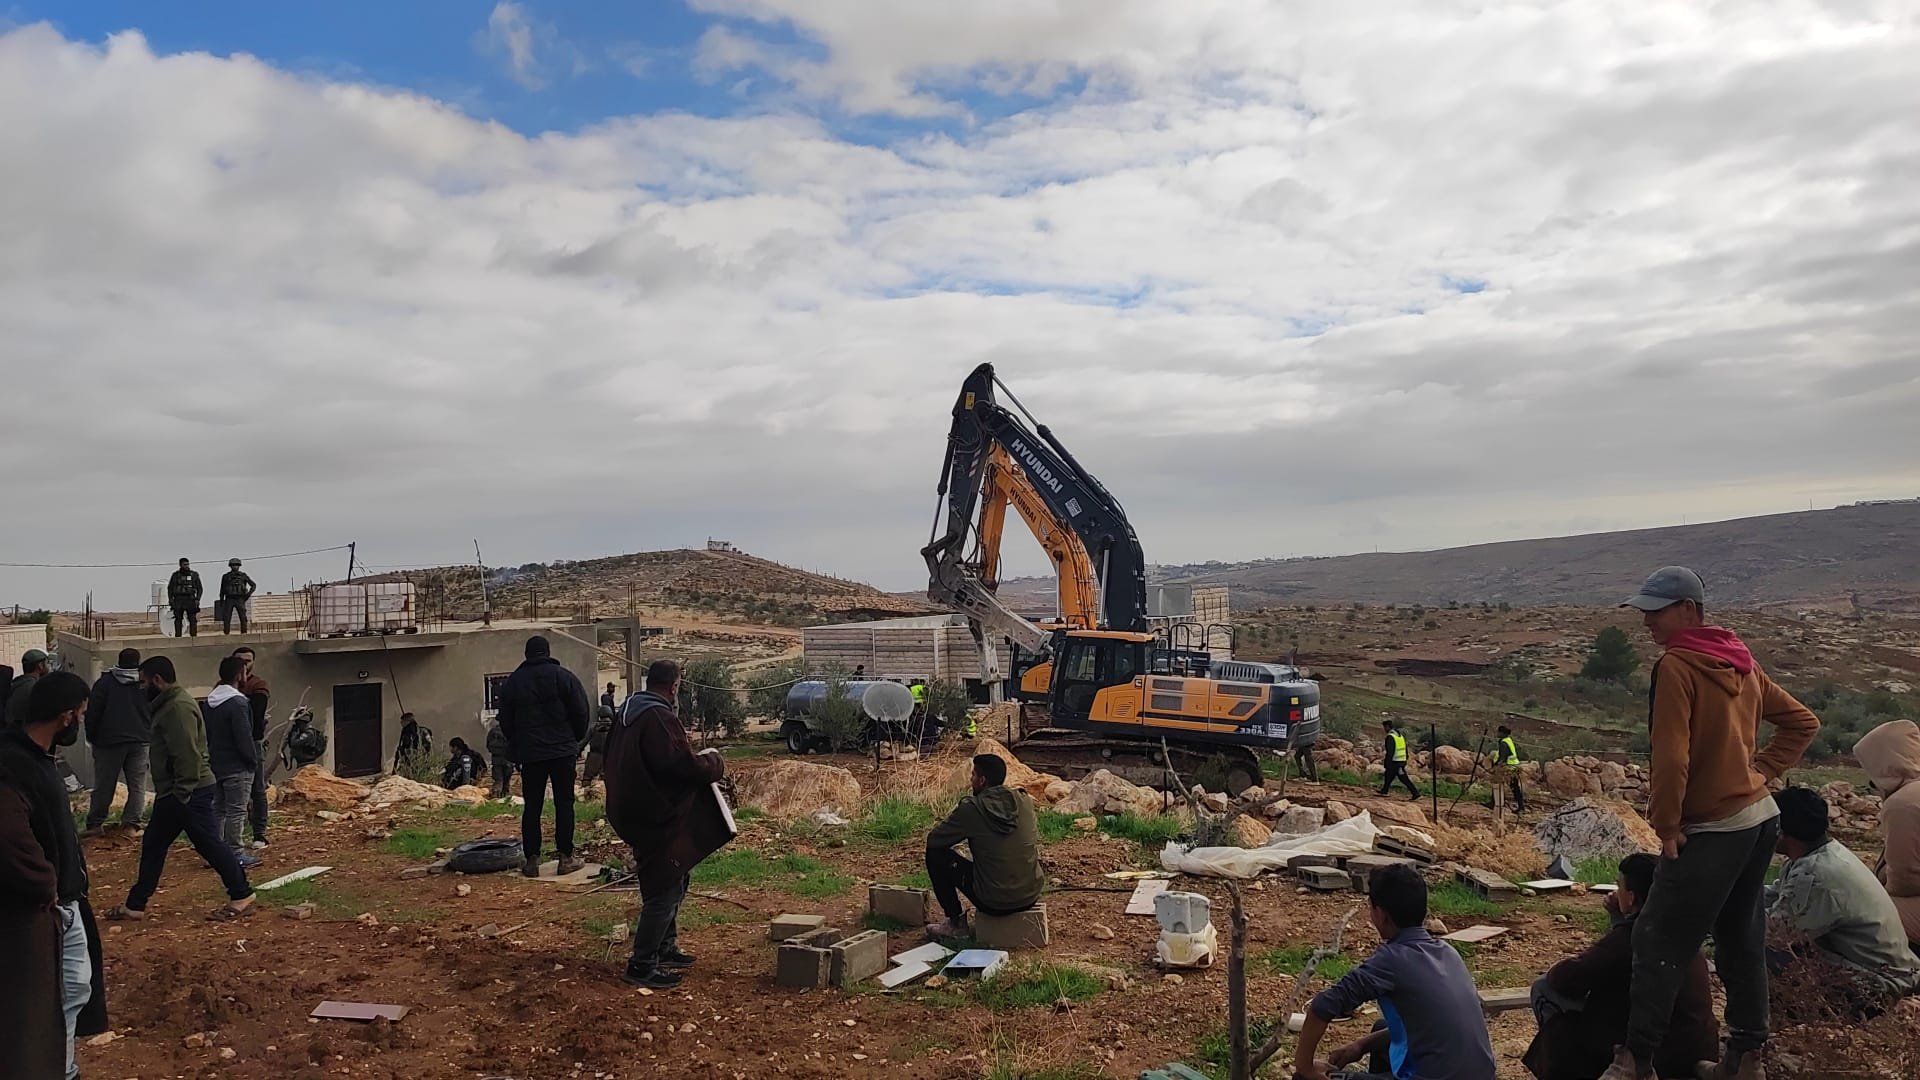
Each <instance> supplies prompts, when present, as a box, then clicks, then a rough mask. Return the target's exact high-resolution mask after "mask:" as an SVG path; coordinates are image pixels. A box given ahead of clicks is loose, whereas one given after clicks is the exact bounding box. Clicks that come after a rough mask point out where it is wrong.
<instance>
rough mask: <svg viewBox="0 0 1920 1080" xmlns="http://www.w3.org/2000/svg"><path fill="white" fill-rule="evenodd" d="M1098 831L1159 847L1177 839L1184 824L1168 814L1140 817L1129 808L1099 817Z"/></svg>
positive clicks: (1184, 827) (1183, 829)
mask: <svg viewBox="0 0 1920 1080" xmlns="http://www.w3.org/2000/svg"><path fill="white" fill-rule="evenodd" d="M1100 831H1101V832H1103V833H1106V834H1107V835H1109V836H1118V837H1120V838H1121V839H1124V840H1132V841H1133V842H1135V843H1137V844H1141V845H1143V846H1145V847H1159V846H1160V845H1162V844H1164V843H1166V842H1167V841H1169V840H1178V839H1179V838H1180V836H1181V835H1182V834H1183V833H1185V832H1186V826H1184V825H1182V824H1180V819H1178V818H1176V817H1173V816H1172V815H1170V814H1154V815H1153V816H1151V817H1142V816H1141V815H1139V814H1136V813H1134V812H1133V811H1131V810H1129V811H1127V812H1126V813H1124V814H1112V815H1109V816H1107V817H1103V818H1101V819H1100Z"/></svg>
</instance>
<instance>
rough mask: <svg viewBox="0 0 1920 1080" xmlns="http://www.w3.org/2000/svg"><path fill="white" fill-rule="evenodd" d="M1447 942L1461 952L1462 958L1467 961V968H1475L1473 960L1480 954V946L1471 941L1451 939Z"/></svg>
mask: <svg viewBox="0 0 1920 1080" xmlns="http://www.w3.org/2000/svg"><path fill="white" fill-rule="evenodd" d="M1447 944H1449V945H1451V946H1453V951H1454V952H1457V953H1459V954H1460V959H1462V960H1465V961H1466V962H1467V970H1469V971H1471V970H1473V961H1474V958H1475V957H1477V956H1479V955H1480V946H1478V945H1476V944H1474V943H1473V942H1471V941H1449V942H1447Z"/></svg>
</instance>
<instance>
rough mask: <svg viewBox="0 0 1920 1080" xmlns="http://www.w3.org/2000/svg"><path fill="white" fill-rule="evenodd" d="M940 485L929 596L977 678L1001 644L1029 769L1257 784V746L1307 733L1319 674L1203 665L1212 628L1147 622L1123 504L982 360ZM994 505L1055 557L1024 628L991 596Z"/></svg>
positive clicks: (992, 678) (1283, 744) (1235, 786)
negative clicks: (954, 621) (958, 637)
mask: <svg viewBox="0 0 1920 1080" xmlns="http://www.w3.org/2000/svg"><path fill="white" fill-rule="evenodd" d="M996 389H997V390H998V391H1000V392H1001V393H1004V394H1005V396H1006V399H1007V400H1008V401H1009V402H1011V403H1012V404H1013V406H1014V408H1015V409H1018V410H1019V413H1018V414H1016V413H1014V412H1013V411H1011V410H1009V409H1007V408H1006V407H1005V406H1003V405H1001V404H1000V403H999V400H998V398H997V396H996V393H995V391H996ZM1022 417H1024V418H1025V421H1024V422H1023V420H1022ZM1029 424H1031V427H1029ZM939 494H940V499H941V501H942V502H943V503H944V504H945V531H944V532H940V531H938V530H939V529H940V527H941V526H940V524H939V523H938V522H936V524H935V530H936V532H935V535H934V537H933V538H932V540H931V542H930V543H928V545H927V546H926V547H925V548H923V549H921V554H922V555H923V556H925V557H926V560H927V570H928V572H929V575H930V583H929V585H928V588H927V595H928V597H929V598H931V599H932V600H933V601H934V602H935V603H937V604H941V605H944V606H947V607H950V608H952V609H954V610H955V611H958V612H960V613H962V614H964V615H966V616H967V619H968V625H969V626H970V628H971V629H972V631H973V636H974V640H975V642H976V643H977V644H978V645H979V647H980V664H981V674H982V678H983V680H984V681H985V682H987V683H988V684H989V686H997V685H998V684H999V683H1000V681H1001V674H1000V672H999V671H998V666H999V660H998V655H997V652H996V649H995V644H996V643H997V642H998V640H1000V639H1002V638H1004V639H1006V640H1007V641H1008V642H1009V643H1010V645H1011V649H1010V654H1011V655H1012V657H1013V658H1014V663H1013V672H1012V674H1013V677H1014V680H1015V690H1014V696H1015V697H1016V698H1017V699H1018V700H1019V701H1020V702H1021V708H1020V726H1021V731H1020V733H1019V738H1018V740H1017V745H1018V746H1019V749H1020V757H1021V760H1023V761H1025V762H1026V763H1027V764H1028V765H1030V766H1032V767H1033V768H1035V769H1039V770H1041V771H1045V772H1052V773H1055V774H1057V775H1059V776H1062V777H1066V778H1068V779H1075V778H1078V777H1080V776H1084V775H1086V774H1087V773H1089V772H1092V771H1093V770H1095V769H1107V770H1109V771H1110V772H1113V773H1114V774H1115V775H1118V776H1123V777H1125V778H1126V779H1128V780H1131V781H1133V782H1134V783H1138V784H1148V785H1159V786H1165V785H1166V783H1167V782H1169V781H1171V780H1172V779H1173V776H1172V775H1170V770H1169V766H1171V772H1172V773H1177V775H1178V777H1179V778H1180V779H1181V780H1184V781H1185V782H1187V783H1189V784H1191V783H1201V784H1204V785H1206V786H1207V787H1208V788H1210V789H1213V790H1225V791H1227V792H1228V793H1229V794H1232V795H1238V794H1240V793H1241V792H1242V791H1245V790H1246V789H1247V788H1249V787H1251V786H1253V785H1254V784H1257V783H1259V782H1260V775H1261V773H1260V761H1259V758H1258V756H1257V755H1256V754H1255V752H1254V751H1255V750H1258V749H1266V750H1290V749H1293V748H1296V747H1298V746H1307V745H1311V744H1312V743H1313V742H1314V741H1315V740H1316V739H1318V737H1319V734H1320V689H1319V685H1318V684H1317V683H1314V682H1313V681H1311V680H1308V679H1305V678H1303V677H1301V675H1300V673H1299V671H1298V670H1297V669H1295V668H1293V667H1290V666H1287V665H1283V664H1264V663H1251V662H1247V661H1241V660H1228V659H1216V658H1214V656H1213V651H1214V650H1213V649H1212V648H1211V646H1212V644H1213V642H1214V641H1215V637H1214V634H1213V632H1212V628H1209V627H1204V626H1199V625H1196V624H1192V623H1180V622H1176V621H1173V620H1168V619H1156V618H1149V617H1148V613H1147V566H1146V557H1145V555H1144V554H1143V553H1142V552H1141V550H1140V541H1139V539H1138V538H1136V537H1135V535H1134V532H1133V526H1132V525H1130V524H1128V522H1127V515H1126V513H1125V511H1123V510H1122V509H1121V508H1120V504H1119V503H1118V502H1117V501H1115V499H1114V498H1113V496H1112V495H1110V494H1109V493H1108V492H1107V489H1106V488H1105V487H1104V486H1102V485H1101V483H1100V482H1099V481H1098V480H1096V479H1094V478H1093V476H1092V475H1091V474H1090V473H1088V472H1087V471H1086V470H1085V469H1084V468H1082V467H1081V465H1080V463H1079V462H1078V461H1076V460H1075V459H1074V457H1073V455H1072V454H1070V453H1068V452H1067V449H1066V447H1065V446H1062V445H1061V443H1060V441H1059V440H1058V439H1056V438H1054V436H1053V432H1052V431H1050V430H1049V429H1048V428H1047V426H1046V425H1045V424H1041V423H1038V422H1037V421H1034V420H1033V416H1032V414H1031V413H1028V412H1027V410H1026V408H1025V407H1024V406H1022V405H1021V404H1020V402H1019V400H1018V399H1017V398H1015V397H1014V396H1013V394H1012V392H1011V391H1008V390H1007V388H1006V386H1005V384H1003V383H1001V382H1000V381H999V379H998V378H996V377H995V375H994V372H993V365H991V364H982V365H980V366H979V367H978V368H975V369H974V371H973V373H972V374H971V375H969V376H968V377H967V380H966V382H964V383H963V384H961V388H960V397H959V399H958V400H957V401H955V403H954V406H953V429H952V431H951V433H950V434H949V435H948V436H947V456H946V461H945V463H944V464H943V466H942V468H941V473H940V487H939ZM1008 507H1012V508H1013V510H1014V511H1015V512H1016V513H1018V514H1019V515H1020V518H1021V520H1022V521H1024V522H1025V523H1026V525H1027V528H1028V529H1029V530H1031V531H1032V533H1033V535H1034V538H1035V539H1036V540H1038V541H1039V542H1040V547H1041V549H1042V550H1043V551H1045V552H1046V554H1047V557H1048V558H1049V559H1050V560H1051V561H1052V562H1053V565H1054V572H1055V574H1056V575H1057V578H1058V583H1059V617H1058V619H1057V620H1055V621H1048V622H1045V623H1036V622H1033V621H1031V620H1029V619H1027V618H1026V617H1025V616H1023V615H1021V614H1020V613H1019V612H1017V611H1015V610H1013V609H1012V608H1011V607H1009V606H1008V605H1007V604H1006V603H1004V602H1003V601H1002V600H1001V599H1000V597H999V596H998V595H997V593H998V588H999V582H1000V543H1001V538H1002V536H1003V534H1004V531H1005V527H1006V520H1007V509H1008ZM1163 746H1164V747H1165V751H1166V752H1165V753H1164V754H1163V753H1162V747H1163Z"/></svg>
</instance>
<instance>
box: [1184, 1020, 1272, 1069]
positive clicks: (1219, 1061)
mask: <svg viewBox="0 0 1920 1080" xmlns="http://www.w3.org/2000/svg"><path fill="white" fill-rule="evenodd" d="M1248 1011H1249V1012H1251V1011H1252V1010H1251V1009H1249V1010H1248ZM1272 1034H1273V1018H1272V1017H1253V1016H1249V1017H1247V1046H1248V1047H1249V1048H1250V1049H1251V1048H1257V1047H1258V1046H1260V1044H1262V1043H1264V1042H1266V1041H1267V1039H1268V1037H1270V1036H1271V1035H1272ZM1231 1052H1232V1051H1231V1047H1229V1045H1228V1043H1227V1029H1226V1026H1225V1025H1224V1024H1223V1025H1221V1026H1220V1027H1217V1028H1214V1029H1213V1030H1212V1031H1209V1032H1207V1033H1206V1034H1205V1035H1202V1036H1200V1038H1199V1039H1198V1040H1196V1041H1195V1042H1194V1044H1193V1056H1194V1057H1196V1058H1198V1059H1200V1062H1201V1063H1202V1068H1203V1071H1204V1072H1206V1073H1207V1074H1208V1075H1210V1076H1214V1077H1223V1076H1225V1075H1227V1059H1228V1058H1229V1056H1230V1055H1231ZM1283 1057H1286V1055H1285V1054H1275V1055H1274V1058H1275V1060H1278V1059H1280V1058H1283ZM1289 1060H1291V1059H1289ZM1267 1066H1268V1067H1267V1068H1265V1069H1262V1070H1261V1071H1260V1075H1262V1076H1271V1075H1275V1073H1274V1071H1273V1068H1272V1066H1273V1062H1271V1061H1269V1062H1268V1063H1267Z"/></svg>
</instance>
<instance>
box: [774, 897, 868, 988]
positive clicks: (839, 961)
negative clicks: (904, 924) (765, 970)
mask: <svg viewBox="0 0 1920 1080" xmlns="http://www.w3.org/2000/svg"><path fill="white" fill-rule="evenodd" d="M825 923H826V920H825V919H823V918H821V917H820V916H818V915H782V916H780V917H779V918H776V919H774V920H773V922H772V923H771V924H770V925H769V927H768V934H769V936H771V937H772V938H773V939H774V940H775V941H777V942H779V943H780V948H779V952H778V953H777V955H776V956H775V960H774V981H775V982H777V983H779V984H780V985H781V986H795V987H800V988H802V989H820V988H823V987H828V986H846V985H848V984H849V983H856V982H859V981H860V980H861V979H870V978H872V977H873V976H875V975H878V974H880V972H881V971H883V970H885V969H886V966H887V935H885V934H883V933H881V932H880V931H878V930H862V931H859V932H858V933H854V934H847V933H844V932H842V931H840V930H839V929H837V928H835V927H831V926H827V925H825Z"/></svg>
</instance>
